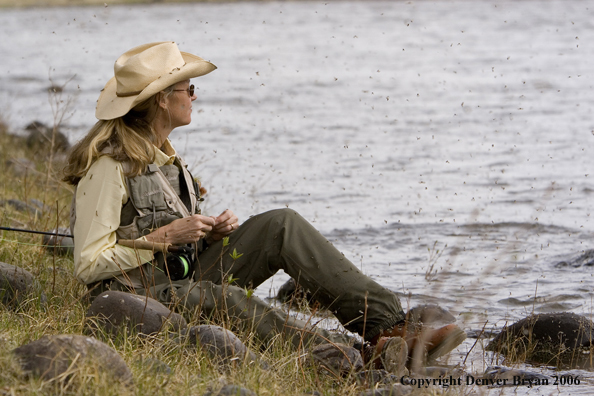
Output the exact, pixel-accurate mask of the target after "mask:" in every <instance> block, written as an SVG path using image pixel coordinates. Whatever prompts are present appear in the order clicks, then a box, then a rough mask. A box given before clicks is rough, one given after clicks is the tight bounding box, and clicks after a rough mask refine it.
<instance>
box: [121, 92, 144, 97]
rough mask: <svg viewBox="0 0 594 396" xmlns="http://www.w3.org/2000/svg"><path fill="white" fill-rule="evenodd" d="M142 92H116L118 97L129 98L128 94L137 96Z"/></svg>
mask: <svg viewBox="0 0 594 396" xmlns="http://www.w3.org/2000/svg"><path fill="white" fill-rule="evenodd" d="M141 93H142V91H136V92H126V93H123V94H121V93H119V92H116V96H117V97H118V98H127V97H128V96H136V95H140V94H141Z"/></svg>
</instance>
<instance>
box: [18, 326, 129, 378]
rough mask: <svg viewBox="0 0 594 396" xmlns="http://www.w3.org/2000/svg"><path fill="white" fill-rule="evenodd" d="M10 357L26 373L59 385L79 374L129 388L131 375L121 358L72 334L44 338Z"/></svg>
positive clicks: (88, 340) (99, 343)
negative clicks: (101, 378)
mask: <svg viewBox="0 0 594 396" xmlns="http://www.w3.org/2000/svg"><path fill="white" fill-rule="evenodd" d="M13 353H14V354H15V355H16V357H17V358H18V360H19V362H20V364H21V367H22V369H23V370H24V371H25V372H27V373H29V374H32V375H34V376H36V377H41V378H42V379H44V380H47V381H49V380H52V379H55V378H58V377H60V381H67V380H68V378H69V376H68V375H63V374H65V373H66V372H68V373H74V372H76V371H82V372H89V373H94V374H96V375H107V376H109V377H111V378H113V379H115V380H117V381H118V382H120V383H122V384H126V385H131V384H132V373H131V372H130V369H129V368H128V366H127V365H126V363H125V362H124V360H123V359H122V358H121V356H120V355H119V354H118V353H117V352H116V351H115V350H113V349H112V348H110V347H109V346H107V345H106V344H104V343H102V342H101V341H98V340H96V339H95V338H92V337H85V336H82V335H72V334H64V335H52V336H43V337H42V338H40V339H39V340H37V341H33V342H30V343H28V344H25V345H22V346H20V347H18V348H16V349H15V350H14V351H13Z"/></svg>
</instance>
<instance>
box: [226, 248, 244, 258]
mask: <svg viewBox="0 0 594 396" xmlns="http://www.w3.org/2000/svg"><path fill="white" fill-rule="evenodd" d="M229 256H231V258H232V259H233V260H237V259H238V258H240V257H241V256H243V253H237V249H233V253H231V254H229Z"/></svg>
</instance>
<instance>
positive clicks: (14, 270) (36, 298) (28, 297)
mask: <svg viewBox="0 0 594 396" xmlns="http://www.w3.org/2000/svg"><path fill="white" fill-rule="evenodd" d="M0 299H1V301H2V303H3V304H4V305H6V306H8V307H11V308H17V307H19V306H20V305H21V304H23V303H24V302H25V301H33V302H39V303H41V304H45V303H46V302H47V297H46V296H45V293H44V292H43V291H42V289H41V286H40V285H39V282H37V280H36V279H35V277H34V276H33V275H32V274H31V273H30V272H29V271H27V270H25V269H23V268H20V267H16V266H14V265H11V264H6V263H3V262H0Z"/></svg>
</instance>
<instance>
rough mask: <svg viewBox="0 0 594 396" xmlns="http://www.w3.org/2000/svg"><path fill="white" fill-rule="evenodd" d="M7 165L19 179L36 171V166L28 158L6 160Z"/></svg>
mask: <svg viewBox="0 0 594 396" xmlns="http://www.w3.org/2000/svg"><path fill="white" fill-rule="evenodd" d="M5 165H6V168H7V169H9V170H10V171H12V173H13V174H14V175H15V176H17V177H23V176H25V175H30V174H31V173H32V172H34V171H35V164H34V163H33V161H31V160H28V159H27V158H11V159H9V160H6V163H5Z"/></svg>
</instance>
